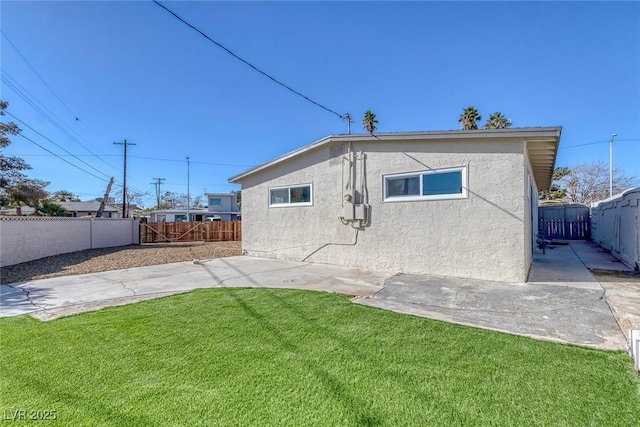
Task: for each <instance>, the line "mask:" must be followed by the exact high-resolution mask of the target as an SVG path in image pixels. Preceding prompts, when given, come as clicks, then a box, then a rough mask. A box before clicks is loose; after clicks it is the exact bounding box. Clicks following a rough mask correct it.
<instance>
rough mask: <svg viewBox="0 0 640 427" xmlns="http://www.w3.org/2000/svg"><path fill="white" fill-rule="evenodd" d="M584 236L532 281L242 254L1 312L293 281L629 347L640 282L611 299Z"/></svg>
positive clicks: (540, 335) (42, 311)
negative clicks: (626, 325)
mask: <svg viewBox="0 0 640 427" xmlns="http://www.w3.org/2000/svg"><path fill="white" fill-rule="evenodd" d="M583 243H584V242H580V243H577V244H576V245H577V246H576V245H574V244H572V246H560V247H557V248H555V249H552V250H551V249H550V250H548V251H547V253H546V254H545V255H542V254H536V256H535V260H534V265H533V267H532V270H531V273H530V282H529V283H526V284H524V283H519V284H518V283H504V282H491V281H480V280H469V279H460V278H445V277H435V276H423V275H406V274H396V275H393V274H392V273H388V272H379V271H369V270H361V269H357V268H347V267H338V266H331V265H322V264H308V263H299V262H288V261H281V260H271V259H263V258H252V257H244V256H242V257H230V258H218V259H213V260H207V261H199V262H183V263H175V264H165V265H158V266H151V267H142V268H136V269H129V270H117V271H108V272H103V273H95V274H88V275H80V276H67V277H59V278H53V279H45V280H36V281H29V282H24V283H17V284H13V285H3V286H0V317H2V316H15V315H20V314H26V313H30V314H31V315H32V316H34V317H36V318H38V319H41V320H51V319H55V318H58V317H61V316H67V315H71V314H75V313H81V312H85V311H91V310H97V309H100V308H103V307H108V306H114V305H123V304H129V303H132V302H137V301H141V300H145V299H151V298H158V297H161V296H166V295H172V294H176V293H181V292H188V291H190V290H192V289H197V288H213V287H269V288H291V289H304V290H316V291H326V292H336V293H342V294H346V295H353V296H355V298H354V302H356V303H358V304H362V305H366V306H371V307H378V308H382V309H385V310H392V311H396V312H399V313H406V314H413V315H418V316H424V317H429V318H433V319H439V320H443V321H447V322H453V323H459V324H463V325H469V326H474V327H481V328H486V329H492V330H497V331H502V332H507V333H512V334H518V335H524V336H529V337H533V338H537V339H544V340H552V341H557V342H562V343H571V344H577V345H582V346H588V347H594V348H599V349H613V350H621V349H624V348H625V346H626V340H625V337H624V335H623V333H622V332H621V330H620V327H619V326H618V323H616V317H617V318H618V320H620V319H628V318H630V316H629V313H640V290H639V289H640V286H630V287H628V288H625V289H624V292H622V291H620V292H618V294H617V296H616V295H615V293H612V294H613V295H612V297H611V298H607V299H605V297H606V293H605V288H603V286H602V285H601V283H600V282H598V280H596V278H595V277H594V276H593V275H592V274H591V273H590V272H589V270H588V269H587V267H586V265H585V264H587V265H598V266H601V267H602V266H607V267H611V266H612V265H614V266H616V267H620V266H621V264H620V263H613V262H611V261H610V259H607V258H606V257H607V256H608V254H606V253H604V252H601V251H599V250H598V249H597V248H595V247H593V246H591V245H590V244H588V243H584V244H583ZM577 254H580V257H579V256H578V255H577ZM603 257H604V258H603ZM630 296H631V297H632V298H630ZM607 302H609V304H607ZM610 305H611V308H610ZM612 310H613V313H616V317H614V314H612ZM616 310H617V311H616ZM631 317H632V316H631ZM639 326H640V323H639Z"/></svg>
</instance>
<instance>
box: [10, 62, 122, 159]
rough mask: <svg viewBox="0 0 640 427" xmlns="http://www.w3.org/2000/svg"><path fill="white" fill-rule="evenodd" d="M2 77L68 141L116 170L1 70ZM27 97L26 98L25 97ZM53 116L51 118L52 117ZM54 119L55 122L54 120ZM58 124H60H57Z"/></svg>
mask: <svg viewBox="0 0 640 427" xmlns="http://www.w3.org/2000/svg"><path fill="white" fill-rule="evenodd" d="M2 73H3V75H2V76H1V79H2V81H3V82H4V83H5V84H6V85H7V86H9V87H10V88H11V89H13V91H14V92H15V93H16V94H17V95H18V96H20V97H21V98H22V99H23V100H24V101H25V102H27V103H28V104H29V105H30V106H31V107H33V109H34V110H36V111H37V112H38V113H40V114H41V115H42V116H43V117H44V118H45V119H47V121H49V122H50V123H51V124H52V125H54V126H55V127H56V128H57V129H58V130H60V131H61V132H62V133H64V134H65V135H67V136H68V137H69V138H70V139H72V140H73V141H75V142H76V143H78V144H79V145H80V146H81V147H82V148H84V149H85V150H87V151H88V152H89V153H91V154H95V155H96V157H98V159H100V160H101V161H102V162H103V163H105V164H106V165H107V166H110V167H112V168H114V169H116V167H115V166H114V165H112V164H110V163H108V162H107V161H106V160H104V159H102V158H101V157H100V156H99V155H97V154H96V153H94V152H93V151H91V150H90V149H89V148H88V147H87V146H85V145H84V144H83V143H82V142H80V141H79V140H78V139H77V138H76V137H75V136H73V135H72V134H71V133H70V132H69V131H68V130H67V129H65V128H64V127H63V126H62V125H61V124H60V123H62V124H63V125H64V126H66V127H67V128H68V129H69V130H70V131H71V132H74V133H75V134H76V135H78V136H79V137H80V138H82V139H84V140H85V141H86V142H87V143H88V144H91V143H90V142H89V141H87V139H86V138H84V137H83V136H82V135H80V134H79V133H78V132H76V131H74V130H73V129H71V127H69V126H68V125H67V124H65V123H64V122H63V121H62V120H61V119H60V118H59V117H57V116H56V115H55V114H54V113H53V112H52V111H51V110H49V109H48V108H47V107H46V106H44V104H43V103H42V102H41V101H39V100H38V98H36V97H35V96H34V95H33V94H32V93H30V92H29V91H28V90H27V89H25V88H24V87H23V86H22V85H20V83H18V82H17V81H16V80H15V79H14V78H13V77H11V76H10V75H9V73H7V72H6V70H2ZM27 95H28V96H27ZM29 97H31V98H33V99H34V100H35V101H33V100H31V99H29ZM36 102H38V103H39V104H41V105H42V107H40V106H38V105H37V104H36ZM45 110H46V111H47V112H48V113H49V114H50V115H49V114H47V112H45ZM52 116H53V117H52ZM54 118H55V120H54ZM58 122H60V123H58Z"/></svg>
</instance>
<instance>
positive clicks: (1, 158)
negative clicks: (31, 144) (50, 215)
mask: <svg viewBox="0 0 640 427" xmlns="http://www.w3.org/2000/svg"><path fill="white" fill-rule="evenodd" d="M8 106H9V103H8V102H6V101H2V100H0V116H4V115H5V114H6V113H5V110H6V109H7V107H8ZM19 133H20V128H19V127H18V126H17V125H16V124H15V123H11V122H9V123H4V122H0V149H3V148H6V147H7V146H9V144H11V140H10V139H9V135H18V134H19ZM28 169H31V166H29V164H28V163H27V162H25V161H24V160H23V159H21V158H20V157H14V156H5V155H4V154H2V152H0V206H11V207H15V208H16V210H17V213H18V215H21V214H22V211H21V209H20V208H21V207H22V205H23V204H30V205H32V206H33V207H34V208H35V207H37V205H38V203H39V201H40V200H41V199H44V198H46V197H47V192H46V191H45V190H44V187H46V186H47V185H49V183H48V182H45V181H41V180H39V179H29V178H27V176H26V175H25V174H24V173H22V171H24V170H28Z"/></svg>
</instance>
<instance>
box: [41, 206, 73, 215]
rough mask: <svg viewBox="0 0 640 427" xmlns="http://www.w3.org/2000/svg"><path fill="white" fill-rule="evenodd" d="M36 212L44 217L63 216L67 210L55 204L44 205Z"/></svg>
mask: <svg viewBox="0 0 640 427" xmlns="http://www.w3.org/2000/svg"><path fill="white" fill-rule="evenodd" d="M38 212H39V213H41V214H43V215H46V216H65V214H66V213H67V210H66V209H65V208H63V207H62V206H60V205H59V204H57V203H44V204H43V205H42V206H41V207H40V209H38Z"/></svg>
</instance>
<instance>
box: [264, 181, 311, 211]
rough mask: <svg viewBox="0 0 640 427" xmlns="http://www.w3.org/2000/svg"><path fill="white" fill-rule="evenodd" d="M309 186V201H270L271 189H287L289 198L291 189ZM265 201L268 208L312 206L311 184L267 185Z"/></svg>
mask: <svg viewBox="0 0 640 427" xmlns="http://www.w3.org/2000/svg"><path fill="white" fill-rule="evenodd" d="M303 187H309V201H308V202H299V203H291V202H288V203H271V191H272V190H284V189H287V190H289V200H291V190H292V189H294V188H303ZM267 201H268V203H269V207H270V208H288V207H293V206H313V184H311V183H309V184H296V185H283V186H279V187H269V190H268V191H267Z"/></svg>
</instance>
